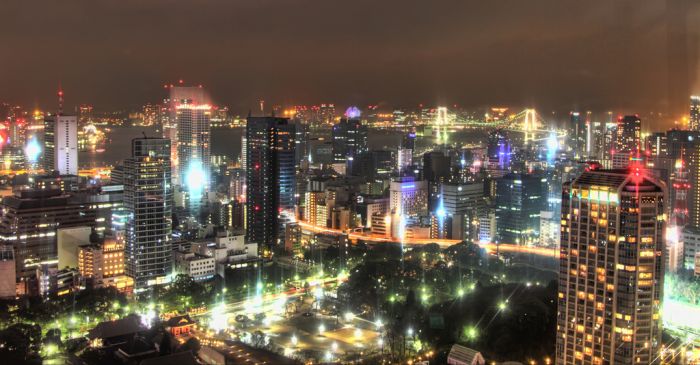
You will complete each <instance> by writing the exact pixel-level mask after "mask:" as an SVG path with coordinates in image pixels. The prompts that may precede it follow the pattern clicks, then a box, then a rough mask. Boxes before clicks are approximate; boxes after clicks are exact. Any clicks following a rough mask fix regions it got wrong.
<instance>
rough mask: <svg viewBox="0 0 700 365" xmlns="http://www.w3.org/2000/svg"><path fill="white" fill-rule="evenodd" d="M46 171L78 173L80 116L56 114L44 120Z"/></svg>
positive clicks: (62, 173) (66, 173)
mask: <svg viewBox="0 0 700 365" xmlns="http://www.w3.org/2000/svg"><path fill="white" fill-rule="evenodd" d="M44 171H46V173H51V172H52V171H58V172H59V174H61V175H78V118H77V117H76V116H68V115H62V114H59V115H54V116H51V117H47V118H46V119H45V120H44Z"/></svg>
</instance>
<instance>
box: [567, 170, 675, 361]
mask: <svg viewBox="0 0 700 365" xmlns="http://www.w3.org/2000/svg"><path fill="white" fill-rule="evenodd" d="M664 195H665V188H664V186H663V184H662V183H660V182H658V181H657V180H656V179H654V178H651V177H648V176H646V175H645V174H644V172H643V171H641V172H640V171H639V170H637V169H636V168H635V169H633V170H597V171H587V172H584V173H583V174H582V175H580V176H579V177H578V178H576V179H574V180H573V181H572V182H570V183H567V184H565V185H564V189H563V193H562V213H561V220H562V233H561V248H560V250H561V254H560V272H559V310H558V314H557V347H556V348H557V350H556V353H557V361H556V363H557V364H630V365H631V364H655V363H658V362H659V353H660V350H661V345H662V344H661V318H660V315H661V313H660V309H661V299H662V298H663V296H662V292H661V291H662V288H663V272H664V271H663V260H664V259H663V251H664V248H663V247H664V241H663V228H664V220H663V216H664V205H665V200H664V199H665V197H664Z"/></svg>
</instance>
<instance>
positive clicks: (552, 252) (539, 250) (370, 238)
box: [297, 221, 559, 258]
mask: <svg viewBox="0 0 700 365" xmlns="http://www.w3.org/2000/svg"><path fill="white" fill-rule="evenodd" d="M297 224H299V226H300V227H301V228H303V229H305V230H308V231H311V232H314V233H325V234H331V235H341V234H346V235H347V236H348V239H350V240H351V241H357V240H362V241H365V242H370V243H401V244H403V245H405V246H420V245H427V244H433V243H437V244H438V245H440V247H442V248H446V247H449V246H452V245H454V244H457V243H460V242H462V241H461V240H452V239H440V238H405V239H403V240H401V241H399V240H396V239H395V238H390V237H384V236H379V235H373V234H367V233H358V232H352V231H347V232H346V231H343V230H340V229H333V228H326V227H319V226H316V225H312V224H310V223H308V222H304V221H297ZM478 245H479V246H481V247H482V248H484V249H486V250H487V251H488V252H490V253H495V252H496V251H498V252H499V253H523V254H530V255H537V256H544V257H553V258H556V257H559V250H558V249H556V248H544V247H531V246H521V245H516V244H512V243H499V244H496V243H493V242H486V243H483V242H482V243H478Z"/></svg>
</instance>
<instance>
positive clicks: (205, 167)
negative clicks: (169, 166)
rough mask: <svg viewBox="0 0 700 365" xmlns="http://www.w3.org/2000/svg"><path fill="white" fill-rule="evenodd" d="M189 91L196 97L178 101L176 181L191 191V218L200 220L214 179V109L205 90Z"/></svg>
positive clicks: (188, 191) (193, 89) (189, 192)
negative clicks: (211, 139)
mask: <svg viewBox="0 0 700 365" xmlns="http://www.w3.org/2000/svg"><path fill="white" fill-rule="evenodd" d="M188 90H189V91H188V93H193V94H195V95H194V96H193V95H189V94H188V95H187V98H182V99H178V101H177V104H176V105H175V122H176V123H177V156H178V161H177V165H178V167H177V169H178V172H177V177H176V178H175V181H178V182H179V184H180V187H181V188H182V189H184V190H185V191H187V197H188V202H189V210H190V214H191V215H192V216H193V217H195V218H196V219H199V212H200V208H201V204H202V197H203V195H204V194H205V193H206V192H207V191H209V183H210V175H211V158H210V154H211V152H210V145H209V144H210V141H209V138H210V137H209V134H210V129H211V126H210V116H211V106H210V105H209V104H206V103H205V98H204V97H203V96H202V95H204V91H202V89H201V88H188ZM200 94H201V95H200ZM179 97H182V96H181V95H179ZM190 97H191V98H190Z"/></svg>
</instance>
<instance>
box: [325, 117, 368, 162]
mask: <svg viewBox="0 0 700 365" xmlns="http://www.w3.org/2000/svg"><path fill="white" fill-rule="evenodd" d="M345 116H346V117H345V118H343V119H341V120H340V122H338V123H337V124H335V125H333V162H334V163H340V164H343V163H347V164H348V165H350V166H348V168H347V170H348V171H351V170H352V168H351V166H352V162H353V160H354V158H355V157H357V156H358V155H360V154H361V153H364V152H367V151H368V148H367V127H366V126H364V125H362V122H361V121H360V112H359V110H357V108H354V107H350V108H348V110H347V111H346V113H345Z"/></svg>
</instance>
